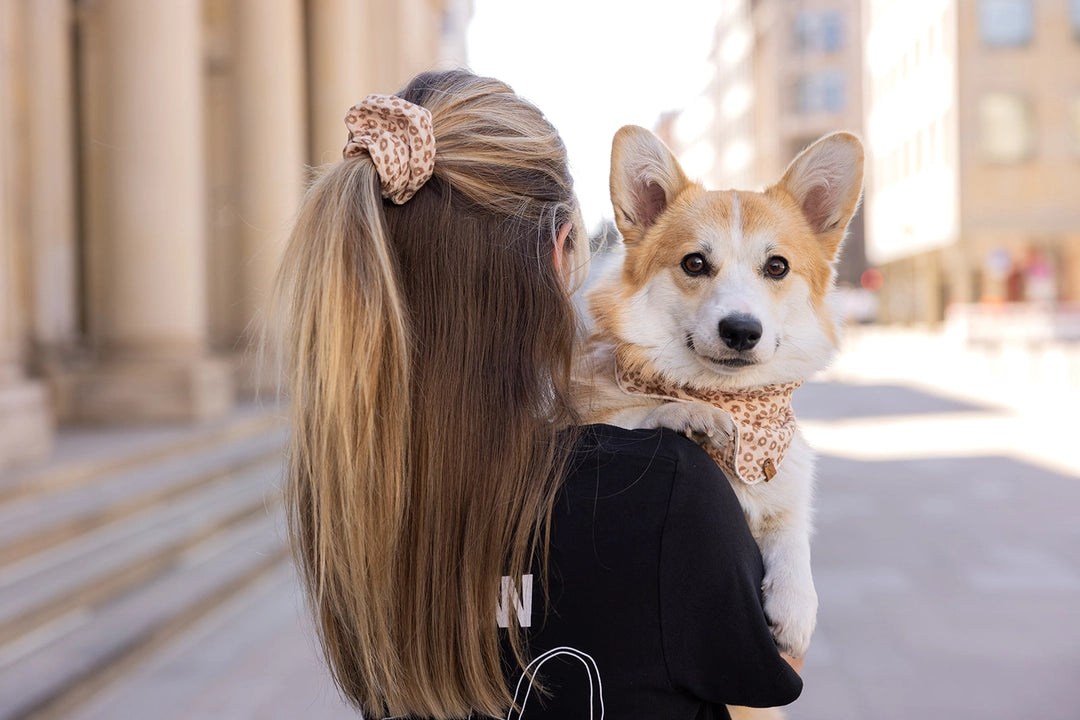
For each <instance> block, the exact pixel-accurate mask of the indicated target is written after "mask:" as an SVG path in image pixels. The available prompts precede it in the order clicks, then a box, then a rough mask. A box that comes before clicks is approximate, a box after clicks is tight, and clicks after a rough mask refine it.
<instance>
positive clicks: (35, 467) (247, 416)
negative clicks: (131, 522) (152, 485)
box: [0, 403, 283, 503]
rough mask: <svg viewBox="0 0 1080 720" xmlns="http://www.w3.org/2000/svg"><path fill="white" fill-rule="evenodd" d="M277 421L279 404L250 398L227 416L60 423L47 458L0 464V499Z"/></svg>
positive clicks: (189, 449) (73, 482) (92, 477)
mask: <svg viewBox="0 0 1080 720" xmlns="http://www.w3.org/2000/svg"><path fill="white" fill-rule="evenodd" d="M282 424H283V411H282V409H281V408H280V407H279V406H277V405H269V406H264V405H261V404H258V403H249V404H247V405H242V406H240V407H238V408H237V409H236V410H235V411H233V412H231V413H230V414H229V415H227V416H226V417H223V418H218V419H215V420H207V421H204V422H199V423H194V424H187V423H185V424H178V425H155V426H152V427H140V428H130V427H120V428H113V427H88V428H79V427H74V428H64V429H63V430H62V431H61V432H60V433H59V434H58V435H57V437H56V440H55V443H54V446H53V449H52V452H51V453H50V454H49V457H48V458H47V459H45V460H42V461H38V462H35V463H31V464H28V465H23V466H20V467H19V468H17V469H10V468H7V469H5V468H2V467H0V503H6V502H7V501H10V500H12V499H15V498H20V497H25V496H29V495H43V494H44V495H49V494H55V493H61V492H64V491H66V490H67V489H68V488H70V487H72V486H77V485H80V484H83V483H88V482H90V483H92V482H96V481H97V480H98V479H99V478H101V477H102V476H105V475H110V474H113V473H117V472H121V471H123V470H126V469H130V468H133V467H137V466H140V465H150V464H152V463H155V462H159V461H161V460H164V459H167V458H171V457H177V456H184V455H190V454H192V453H196V452H198V451H199V450H200V449H203V448H206V447H209V446H216V445H221V444H223V443H229V442H232V441H234V440H239V439H241V438H246V437H252V436H255V435H260V434H262V433H264V432H266V431H268V430H270V429H273V428H279V427H281V426H282Z"/></svg>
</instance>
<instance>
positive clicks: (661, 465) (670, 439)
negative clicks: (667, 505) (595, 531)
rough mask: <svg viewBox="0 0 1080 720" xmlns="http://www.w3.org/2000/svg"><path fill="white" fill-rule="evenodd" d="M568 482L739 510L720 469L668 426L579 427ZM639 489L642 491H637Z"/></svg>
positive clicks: (696, 445)
mask: <svg viewBox="0 0 1080 720" xmlns="http://www.w3.org/2000/svg"><path fill="white" fill-rule="evenodd" d="M569 475H570V477H571V479H574V478H582V477H585V478H587V479H588V481H589V483H590V484H595V483H597V482H600V483H602V484H604V485H606V486H608V488H607V489H609V490H615V489H619V487H618V486H625V489H629V487H630V486H634V487H639V486H640V485H641V482H642V481H646V480H647V481H648V484H649V485H650V488H651V490H652V491H654V492H663V493H664V494H666V495H667V496H668V497H670V498H674V497H676V496H683V495H689V496H691V497H693V498H694V499H695V500H696V501H698V502H704V503H706V504H708V505H710V506H714V505H717V504H719V505H725V506H729V507H736V506H737V502H738V501H737V499H736V498H735V494H734V492H733V491H732V490H731V486H730V484H729V483H728V482H727V478H726V477H725V475H724V473H723V471H722V470H721V469H720V468H719V466H717V464H716V463H715V462H714V461H713V459H712V458H711V457H709V455H708V453H706V452H705V450H704V449H703V448H702V447H701V446H700V445H698V444H697V443H695V442H694V441H693V440H691V439H689V438H687V437H686V436H685V435H683V434H681V433H679V432H676V431H674V430H669V429H667V428H648V429H635V430H628V429H626V428H621V427H616V426H614V425H602V424H597V425H586V426H583V427H581V428H578V429H577V432H576V441H575V444H574V449H573V452H572V454H571V462H570V473H569ZM639 489H640V487H639Z"/></svg>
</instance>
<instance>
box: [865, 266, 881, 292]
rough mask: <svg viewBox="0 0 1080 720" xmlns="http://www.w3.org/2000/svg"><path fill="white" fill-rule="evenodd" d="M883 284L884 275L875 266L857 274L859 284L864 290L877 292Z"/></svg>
mask: <svg viewBox="0 0 1080 720" xmlns="http://www.w3.org/2000/svg"><path fill="white" fill-rule="evenodd" d="M884 284H885V276H884V275H882V274H881V271H880V270H878V269H877V268H869V269H867V270H864V271H863V274H862V275H861V276H859V285H862V287H863V289H864V290H870V291H872V292H877V291H878V290H880V289H881V286H882V285H884Z"/></svg>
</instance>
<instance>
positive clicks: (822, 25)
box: [794, 10, 844, 53]
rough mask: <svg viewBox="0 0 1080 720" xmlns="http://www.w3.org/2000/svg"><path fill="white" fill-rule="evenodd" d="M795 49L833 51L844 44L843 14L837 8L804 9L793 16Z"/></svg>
mask: <svg viewBox="0 0 1080 720" xmlns="http://www.w3.org/2000/svg"><path fill="white" fill-rule="evenodd" d="M794 30H795V49H796V50H798V51H799V52H803V53H834V52H839V51H840V50H841V49H843V46H844V14H843V13H842V12H840V11H839V10H825V11H816V12H814V11H810V10H804V11H802V12H800V13H799V14H798V15H796V16H795V26H794Z"/></svg>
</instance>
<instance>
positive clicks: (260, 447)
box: [0, 427, 285, 586]
mask: <svg viewBox="0 0 1080 720" xmlns="http://www.w3.org/2000/svg"><path fill="white" fill-rule="evenodd" d="M284 437H285V432H284V430H283V429H281V428H279V427H273V428H269V429H264V430H262V432H261V433H259V434H257V435H252V436H250V437H243V436H241V437H236V438H228V437H227V438H225V439H224V440H219V441H216V442H215V443H213V444H210V443H209V442H206V443H204V446H203V447H201V448H199V449H198V450H197V451H184V452H182V453H181V452H178V453H177V454H175V455H173V456H171V457H164V458H162V459H160V460H156V461H152V462H150V463H140V464H136V465H132V466H130V467H125V468H123V469H121V470H117V471H113V472H106V473H102V474H101V475H99V476H98V477H97V478H96V479H95V480H94V481H93V482H90V481H86V482H83V483H81V484H79V485H75V486H71V487H68V488H66V490H65V491H63V492H49V493H43V492H39V493H35V494H28V495H23V496H22V497H19V498H16V499H12V500H9V501H8V502H5V503H2V504H0V586H2V585H3V578H4V576H5V569H6V568H7V567H8V566H10V565H12V564H16V563H18V562H19V561H20V560H22V559H24V558H26V557H28V556H30V555H35V554H39V553H41V552H42V551H44V550H47V549H49V548H52V547H55V546H57V545H60V544H62V543H64V542H66V541H69V540H72V539H79V538H83V537H85V536H86V535H88V534H91V533H94V532H96V531H98V530H99V529H101V528H104V527H109V526H113V525H115V524H117V523H120V522H122V521H123V520H124V519H125V518H128V517H130V516H132V515H135V514H137V513H139V512H141V511H144V510H147V509H150V508H153V507H155V506H159V505H164V504H167V503H170V502H173V501H176V500H178V499H182V498H183V497H184V496H185V495H187V494H190V493H192V492H194V491H196V490H198V489H199V488H200V487H204V486H212V485H215V484H220V483H222V482H225V481H228V479H229V478H230V477H231V476H233V475H235V474H236V473H238V472H242V471H243V470H244V469H245V468H248V467H250V466H252V465H254V464H258V463H262V462H266V461H268V460H271V459H273V460H276V461H277V462H279V463H280V458H281V446H282V442H283V441H284ZM185 447H186V446H185Z"/></svg>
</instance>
